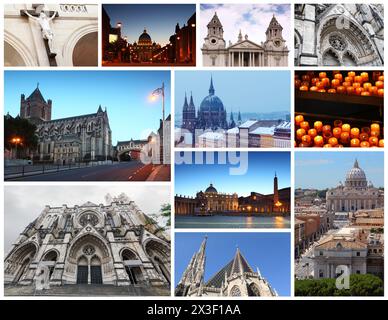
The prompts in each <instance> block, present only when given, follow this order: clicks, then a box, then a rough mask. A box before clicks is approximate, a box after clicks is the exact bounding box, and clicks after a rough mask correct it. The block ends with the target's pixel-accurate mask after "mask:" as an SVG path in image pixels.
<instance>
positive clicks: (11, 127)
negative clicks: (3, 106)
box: [4, 115, 38, 155]
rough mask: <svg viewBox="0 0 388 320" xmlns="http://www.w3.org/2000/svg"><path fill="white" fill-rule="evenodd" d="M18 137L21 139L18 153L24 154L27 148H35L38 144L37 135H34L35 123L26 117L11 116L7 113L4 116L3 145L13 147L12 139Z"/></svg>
mask: <svg viewBox="0 0 388 320" xmlns="http://www.w3.org/2000/svg"><path fill="white" fill-rule="evenodd" d="M15 137H18V138H20V139H21V142H20V144H18V154H19V155H22V154H23V155H24V154H25V153H26V151H27V150H35V149H36V148H37V146H38V136H37V135H36V125H34V124H33V123H31V122H30V121H29V120H27V119H22V118H20V117H19V116H17V117H15V118H13V117H11V116H9V115H6V116H4V146H5V148H6V149H8V150H11V149H12V148H15V145H14V144H13V143H12V139H13V138H15Z"/></svg>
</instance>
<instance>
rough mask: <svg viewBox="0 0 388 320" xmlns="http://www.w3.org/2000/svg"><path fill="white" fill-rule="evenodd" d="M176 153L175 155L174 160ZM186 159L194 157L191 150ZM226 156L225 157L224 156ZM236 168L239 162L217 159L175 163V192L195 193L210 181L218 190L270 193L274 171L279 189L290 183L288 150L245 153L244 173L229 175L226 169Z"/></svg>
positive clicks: (200, 153)
mask: <svg viewBox="0 0 388 320" xmlns="http://www.w3.org/2000/svg"><path fill="white" fill-rule="evenodd" d="M186 152H187V151H186ZM188 153H189V154H190V153H191V152H188ZM178 154H179V153H178V152H176V154H175V160H176V161H177V158H178ZM197 154H199V155H204V154H205V153H204V152H198V153H197ZM245 154H246V152H245ZM216 155H217V153H216ZM189 158H193V159H194V153H191V157H190V156H189ZM216 159H217V157H216ZM226 159H227V160H228V157H227V158H226ZM242 163H243V162H242ZM236 167H239V165H233V164H231V163H230V161H229V160H228V161H227V163H226V164H218V163H217V160H216V161H215V164H175V194H179V195H186V196H195V194H196V193H197V192H198V191H200V190H203V191H204V190H205V189H206V188H207V187H208V186H209V184H210V183H213V185H214V187H215V188H216V189H217V191H218V192H221V193H234V192H236V193H237V194H238V195H239V196H242V195H244V196H247V195H249V194H250V192H251V191H255V192H259V193H263V194H271V193H273V178H274V174H275V171H276V173H277V176H278V185H279V189H281V188H285V187H289V186H290V154H289V152H249V153H248V162H247V168H248V170H247V172H246V173H245V174H243V175H231V174H230V171H229V169H230V168H236ZM188 181H190V183H188Z"/></svg>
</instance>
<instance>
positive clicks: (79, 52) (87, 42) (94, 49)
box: [72, 32, 98, 67]
mask: <svg viewBox="0 0 388 320" xmlns="http://www.w3.org/2000/svg"><path fill="white" fill-rule="evenodd" d="M72 58H73V66H76V67H91V66H97V65H98V33H97V32H91V33H88V34H86V35H84V36H83V37H82V38H80V39H79V40H78V42H77V44H76V45H75V47H74V50H73V57H72Z"/></svg>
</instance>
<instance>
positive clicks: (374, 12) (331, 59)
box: [294, 4, 384, 66]
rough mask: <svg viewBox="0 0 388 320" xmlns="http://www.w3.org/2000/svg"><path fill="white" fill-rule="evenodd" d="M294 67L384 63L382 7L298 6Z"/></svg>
mask: <svg viewBox="0 0 388 320" xmlns="http://www.w3.org/2000/svg"><path fill="white" fill-rule="evenodd" d="M294 41H295V48H294V50H295V65H297V66H381V65H383V64H384V6H383V4H296V5H295V39H294Z"/></svg>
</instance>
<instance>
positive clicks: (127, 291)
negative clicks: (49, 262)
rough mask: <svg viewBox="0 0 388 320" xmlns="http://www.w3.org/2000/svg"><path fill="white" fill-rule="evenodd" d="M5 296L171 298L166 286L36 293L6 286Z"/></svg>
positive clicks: (56, 288)
mask: <svg viewBox="0 0 388 320" xmlns="http://www.w3.org/2000/svg"><path fill="white" fill-rule="evenodd" d="M4 295H5V296H144V297H146V296H169V295H170V289H169V288H168V287H166V286H151V287H148V286H143V285H135V286H134V285H132V286H113V285H80V284H75V285H63V286H51V287H50V289H48V290H42V291H35V287H34V286H19V285H18V286H10V285H9V286H5V287H4Z"/></svg>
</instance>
